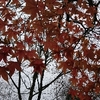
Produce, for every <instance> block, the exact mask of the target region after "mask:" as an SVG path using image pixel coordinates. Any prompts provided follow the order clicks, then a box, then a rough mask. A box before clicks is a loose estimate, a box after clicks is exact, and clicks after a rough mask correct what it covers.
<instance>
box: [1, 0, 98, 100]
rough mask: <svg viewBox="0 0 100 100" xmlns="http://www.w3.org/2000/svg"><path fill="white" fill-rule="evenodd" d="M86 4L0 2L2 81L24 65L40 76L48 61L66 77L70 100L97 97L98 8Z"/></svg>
mask: <svg viewBox="0 0 100 100" xmlns="http://www.w3.org/2000/svg"><path fill="white" fill-rule="evenodd" d="M90 1H91V2H92V3H91V2H90ZM90 1H89V0H24V1H23V2H22V1H20V0H0V61H3V62H4V63H5V65H4V66H3V67H2V66H1V67H0V75H1V76H2V78H3V79H4V80H6V81H8V78H9V76H12V75H13V74H14V72H15V70H18V71H22V68H21V64H22V63H23V62H24V61H25V60H28V61H30V66H29V67H33V72H37V73H40V74H41V75H42V72H43V71H44V70H46V67H47V64H48V63H49V57H51V58H50V59H52V60H55V61H56V63H57V65H58V66H57V68H58V69H62V71H63V73H64V74H66V72H67V71H70V74H71V76H72V78H71V79H70V82H71V85H72V87H71V89H70V90H69V93H70V94H71V95H72V97H73V99H74V98H75V97H78V98H80V100H92V98H91V97H92V96H91V95H93V94H97V95H98V94H100V46H99V45H98V42H100V34H99V33H100V29H99V28H100V22H99V20H100V18H99V17H100V15H99V11H98V7H99V5H100V2H96V3H95V2H93V1H92V0H90ZM97 15H98V16H97ZM99 44H100V43H99ZM38 48H39V49H38ZM48 52H49V53H50V54H49V55H48V56H49V57H48V56H47V55H46V54H47V53H48ZM40 54H41V55H40ZM44 55H45V56H44Z"/></svg>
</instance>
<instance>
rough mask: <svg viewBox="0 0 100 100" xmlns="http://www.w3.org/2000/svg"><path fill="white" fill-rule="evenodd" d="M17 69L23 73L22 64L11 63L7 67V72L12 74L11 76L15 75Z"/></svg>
mask: <svg viewBox="0 0 100 100" xmlns="http://www.w3.org/2000/svg"><path fill="white" fill-rule="evenodd" d="M15 69H17V70H18V71H21V67H20V63H18V62H9V65H8V66H7V70H8V71H9V72H10V75H11V76H12V75H13V74H14V71H15Z"/></svg>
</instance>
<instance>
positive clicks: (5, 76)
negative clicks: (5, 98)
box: [0, 67, 8, 81]
mask: <svg viewBox="0 0 100 100" xmlns="http://www.w3.org/2000/svg"><path fill="white" fill-rule="evenodd" d="M0 75H1V76H2V78H3V79H4V80H5V81H8V74H7V72H6V68H5V67H0Z"/></svg>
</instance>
